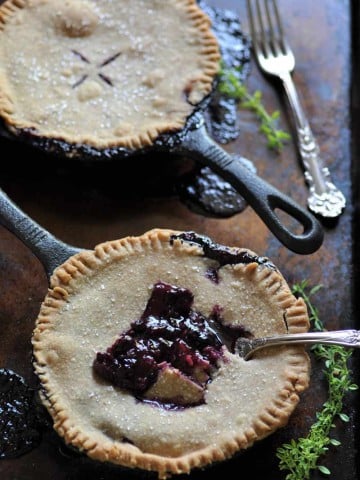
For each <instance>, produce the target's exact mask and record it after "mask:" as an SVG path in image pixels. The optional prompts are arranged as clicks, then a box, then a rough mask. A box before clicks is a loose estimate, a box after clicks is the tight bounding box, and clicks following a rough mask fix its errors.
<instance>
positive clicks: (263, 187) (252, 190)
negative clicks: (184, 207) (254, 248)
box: [176, 119, 324, 255]
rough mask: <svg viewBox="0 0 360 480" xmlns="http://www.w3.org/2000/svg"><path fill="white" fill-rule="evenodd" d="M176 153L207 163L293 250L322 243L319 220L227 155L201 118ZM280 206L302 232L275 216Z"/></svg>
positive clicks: (315, 247) (310, 248)
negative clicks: (301, 228) (298, 225)
mask: <svg viewBox="0 0 360 480" xmlns="http://www.w3.org/2000/svg"><path fill="white" fill-rule="evenodd" d="M176 150H177V151H178V152H180V151H181V153H183V154H184V153H190V154H191V156H192V157H193V158H195V159H196V160H199V161H200V162H202V163H203V164H205V165H207V166H209V167H210V168H211V169H212V170H213V171H214V172H215V173H217V174H218V175H220V176H221V177H222V178H224V179H225V180H226V181H228V182H229V183H230V184H231V185H232V186H233V187H234V188H235V189H236V190H237V191H238V192H239V193H240V194H241V195H242V196H243V197H244V198H245V200H246V201H247V202H248V203H249V205H250V206H251V207H252V208H253V209H254V210H255V211H256V213H257V214H258V215H259V216H260V218H261V219H262V220H263V221H264V223H265V224H266V225H267V227H268V228H269V229H270V230H271V232H272V233H273V234H274V235H275V236H276V237H277V238H278V239H279V240H280V241H281V242H282V243H283V245H285V246H286V247H287V248H289V249H290V250H292V251H293V252H295V253H299V254H302V255H305V254H310V253H313V252H315V251H316V250H318V249H319V248H320V246H321V244H322V241H323V237H324V233H323V230H322V228H321V226H320V223H319V222H318V221H317V220H316V218H315V217H313V216H312V214H310V212H308V211H307V210H305V209H304V208H302V207H301V206H300V205H298V204H297V203H296V202H295V201H293V200H292V199H291V198H290V197H288V196H287V195H285V194H284V193H282V192H280V191H279V190H277V189H276V188H275V187H273V186H272V185H270V184H269V183H267V182H266V181H265V180H262V179H261V178H260V177H258V176H257V175H256V174H255V173H253V172H251V171H250V170H248V169H247V168H244V166H243V165H242V164H241V163H240V162H238V161H237V160H236V159H234V158H233V157H232V156H231V155H229V154H228V153H227V152H226V151H225V150H224V149H223V148H221V147H220V146H219V145H217V144H216V143H215V142H214V141H213V140H212V139H211V138H210V137H209V135H208V133H207V131H206V128H205V124H204V122H203V121H201V119H200V121H199V122H198V123H197V125H196V126H195V127H194V128H191V129H189V131H187V133H186V135H185V136H184V137H183V138H182V141H181V146H180V145H178V146H177V147H176ZM276 209H279V210H282V211H283V212H285V213H287V214H288V215H290V217H292V218H294V219H295V220H297V221H298V222H299V223H300V224H301V225H302V226H303V229H304V230H303V232H302V233H301V234H295V233H292V232H291V231H290V230H289V229H288V228H287V227H286V226H285V225H283V224H282V223H281V221H280V219H279V217H278V216H277V215H276V212H275V210H276Z"/></svg>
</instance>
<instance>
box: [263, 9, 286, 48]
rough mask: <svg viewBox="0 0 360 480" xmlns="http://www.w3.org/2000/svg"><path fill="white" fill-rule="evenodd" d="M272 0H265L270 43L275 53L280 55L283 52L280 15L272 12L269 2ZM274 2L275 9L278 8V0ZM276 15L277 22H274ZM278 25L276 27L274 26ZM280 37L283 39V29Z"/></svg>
mask: <svg viewBox="0 0 360 480" xmlns="http://www.w3.org/2000/svg"><path fill="white" fill-rule="evenodd" d="M270 1H271V0H264V3H265V11H266V17H267V23H268V29H269V30H268V31H269V34H268V43H269V44H270V48H272V50H273V53H274V55H279V54H281V53H282V48H281V44H280V42H279V30H280V28H279V22H278V20H279V16H277V15H276V13H275V15H274V13H273V12H270V8H269V4H270ZM271 3H272V4H273V10H275V8H276V2H275V0H273V1H271ZM272 17H275V22H273V18H272ZM274 25H276V27H277V28H276V29H275V27H274ZM280 39H281V30H280Z"/></svg>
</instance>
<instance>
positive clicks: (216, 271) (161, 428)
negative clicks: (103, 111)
mask: <svg viewBox="0 0 360 480" xmlns="http://www.w3.org/2000/svg"><path fill="white" fill-rule="evenodd" d="M307 329H308V315H307V311H306V307H305V304H304V302H303V301H302V299H296V298H295V297H294V296H293V295H292V293H291V291H290V289H289V287H288V285H287V283H286V282H285V280H284V278H283V276H282V275H281V273H280V272H279V271H278V269H277V268H276V266H275V265H274V264H273V263H272V262H271V261H270V260H269V259H267V258H266V257H260V256H258V255H256V254H255V253H254V252H252V251H250V250H247V249H244V248H235V247H231V248H230V247H226V246H222V245H219V244H216V243H214V242H213V241H212V240H211V239H209V238H208V237H204V236H201V235H198V234H196V233H194V232H177V231H170V230H162V229H155V230H151V231H150V232H147V233H145V234H144V235H142V236H139V237H126V238H124V239H121V240H116V241H111V242H106V243H103V244H100V245H98V246H96V247H95V249H94V251H84V252H82V253H79V254H77V255H75V256H73V257H71V258H70V259H69V260H68V261H66V262H65V263H64V264H63V265H61V266H60V267H58V268H57V269H56V270H55V272H54V273H53V275H52V278H51V285H50V289H49V292H48V294H47V296H46V298H45V300H44V302H43V304H42V307H41V310H40V314H39V317H38V319H37V322H36V327H35V330H34V334H33V340H32V341H33V348H34V359H35V360H34V363H35V370H36V372H37V374H38V376H39V378H40V383H41V397H42V401H43V403H44V404H45V406H46V407H47V409H48V411H49V413H50V415H51V416H52V418H53V420H54V428H55V430H56V431H57V432H58V434H59V435H61V436H62V437H63V438H64V440H65V442H67V443H68V444H70V445H72V446H73V447H76V448H78V449H79V450H80V451H82V452H84V453H86V454H87V455H88V456H89V457H91V458H93V459H96V460H100V461H104V462H112V463H115V464H119V465H122V466H125V467H130V468H140V469H143V470H150V471H154V472H157V474H158V476H159V478H166V477H168V476H171V475H174V474H180V473H187V472H190V471H191V469H193V468H195V467H204V466H207V465H210V464H212V463H214V462H218V461H221V460H224V459H227V458H229V457H231V456H232V455H233V454H235V453H236V452H238V451H241V450H242V449H246V448H248V447H250V446H251V445H252V444H253V443H254V442H255V441H257V440H260V439H262V438H264V437H266V436H267V435H269V434H271V433H272V432H274V431H275V430H276V429H277V428H279V427H281V426H283V425H285V424H286V422H287V421H288V418H289V416H290V415H291V413H292V412H293V410H294V408H295V407H296V405H297V403H298V401H299V394H300V392H302V391H303V390H304V389H305V388H306V387H307V385H308V378H309V361H308V356H307V354H306V352H305V350H304V348H303V347H302V346H282V347H279V348H273V349H266V350H262V351H259V352H257V353H256V354H255V355H254V357H253V358H252V359H251V360H249V361H244V360H243V359H242V358H240V357H239V355H237V354H236V352H235V350H234V345H235V342H236V339H237V338H239V337H240V336H246V337H248V338H250V337H257V336H264V335H271V334H274V333H286V332H303V331H306V330H307Z"/></svg>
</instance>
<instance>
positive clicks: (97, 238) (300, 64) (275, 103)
mask: <svg viewBox="0 0 360 480" xmlns="http://www.w3.org/2000/svg"><path fill="white" fill-rule="evenodd" d="M208 3H209V4H210V5H214V6H219V7H224V8H230V9H232V10H234V11H237V12H238V13H239V16H240V18H241V20H242V23H243V26H244V29H245V30H246V31H247V18H246V9H245V1H244V0H239V1H235V0H228V1H225V0H224V1H221V0H213V1H208ZM279 3H280V5H281V7H282V10H283V12H284V17H285V28H286V30H287V32H288V34H289V36H290V40H291V44H292V46H293V48H294V51H295V54H296V59H297V68H296V72H295V75H294V79H295V82H296V83H297V85H298V86H299V88H300V92H301V93H302V96H303V100H304V106H305V109H306V111H307V112H308V114H309V118H310V122H311V125H312V127H313V130H314V133H315V135H316V137H317V138H318V140H319V143H320V145H321V149H322V153H323V157H324V160H325V162H326V163H327V164H328V165H329V167H330V169H331V172H332V175H333V179H334V181H335V183H336V184H337V185H338V186H339V187H340V188H341V189H342V191H343V192H344V193H345V196H346V198H347V202H348V204H347V208H346V210H345V212H344V213H343V215H342V216H341V217H340V218H339V219H338V221H335V222H326V223H323V225H324V228H325V240H324V244H323V246H322V247H321V248H320V250H319V251H318V252H316V253H314V254H312V255H308V256H300V255H296V254H294V253H292V252H290V251H288V250H287V249H285V248H284V247H283V246H282V245H281V244H280V243H279V242H278V240H277V239H276V238H274V237H273V236H272V234H271V233H270V232H269V231H268V230H267V228H266V227H265V225H264V224H263V223H262V222H261V220H260V219H259V218H258V217H257V216H256V214H255V213H254V212H253V211H252V210H251V209H250V208H247V209H246V210H245V211H244V212H242V213H240V214H238V215H235V216H233V217H231V218H228V219H214V218H207V217H204V216H201V215H197V214H195V213H192V212H190V211H189V210H188V209H187V208H186V207H185V206H184V205H183V204H182V203H181V202H180V201H179V200H178V199H177V198H176V196H173V195H171V191H172V189H171V183H172V182H174V181H176V172H177V169H178V168H182V167H181V166H179V164H178V162H177V161H176V160H174V159H171V158H170V157H169V158H166V157H165V158H151V159H145V160H139V161H138V162H139V163H137V164H136V165H135V166H134V165H131V166H130V165H128V166H127V165H126V164H125V162H124V164H120V165H111V166H110V165H107V166H106V167H105V168H103V167H99V166H93V167H90V166H86V165H85V166H83V165H79V164H77V165H76V166H75V167H70V168H69V166H68V165H67V164H66V163H64V164H63V163H59V162H53V161H51V162H50V161H49V159H48V158H46V157H41V155H39V154H37V153H36V154H34V152H32V151H31V150H30V149H28V148H24V147H21V146H19V145H13V144H10V143H9V142H7V141H5V140H0V148H1V151H2V153H1V161H0V178H1V188H3V189H4V190H5V191H6V192H7V193H8V195H9V196H10V197H11V198H12V199H13V200H14V201H15V202H16V203H17V204H18V205H19V206H20V207H21V208H23V209H24V211H25V212H26V213H28V214H29V215H30V216H31V217H32V218H34V219H35V220H36V221H37V222H38V223H40V224H41V225H43V226H44V227H45V228H47V229H48V230H49V231H50V232H51V233H53V234H54V235H55V236H57V237H58V238H60V239H61V240H63V241H65V242H68V243H70V244H73V245H76V246H79V247H86V248H91V247H93V246H94V245H96V244H97V243H99V242H102V241H105V240H111V239H115V238H120V237H123V236H125V235H128V234H131V235H136V234H141V233H143V232H145V231H146V230H148V229H150V228H153V227H169V228H175V229H179V230H190V229H192V230H196V231H197V232H199V233H202V234H207V235H210V236H211V237H212V238H213V239H214V240H216V241H218V242H220V243H224V244H228V245H238V246H245V247H249V248H251V249H252V250H254V251H255V252H257V253H258V254H261V255H266V256H268V257H270V258H271V259H272V260H273V261H274V262H275V263H276V264H277V266H278V267H279V269H280V270H281V271H282V273H283V275H284V276H285V278H286V279H287V280H288V282H289V284H290V285H291V284H293V283H295V282H298V281H301V280H303V279H308V281H309V284H310V285H315V284H318V283H321V284H323V289H322V290H321V291H320V293H319V294H318V295H317V297H316V299H314V302H316V306H317V307H318V309H319V313H320V316H321V318H322V320H323V322H324V323H325V325H326V327H327V328H328V329H340V328H349V327H352V328H353V327H356V328H359V327H360V325H359V322H358V320H357V319H356V315H355V307H356V305H355V299H354V295H353V289H354V285H355V283H354V282H355V281H356V279H355V276H356V275H358V273H359V272H358V269H356V268H354V253H353V251H354V250H355V246H354V240H353V237H354V235H353V224H354V225H356V224H355V223H354V212H358V206H357V205H358V199H357V198H355V199H353V198H352V185H353V178H352V169H351V157H352V155H351V128H350V127H351V125H350V113H351V109H350V87H351V5H350V2H349V0H343V1H341V2H339V1H338V0H322V1H321V2H314V1H313V0H301V1H300V0H296V1H292V2H288V1H286V0H281V1H279ZM357 13H358V10H357ZM248 85H249V89H250V90H255V89H257V88H258V89H260V90H261V91H262V92H263V102H264V104H265V105H266V106H267V108H268V109H269V110H274V109H279V110H280V111H281V113H282V117H281V126H282V127H283V128H284V129H287V130H290V129H291V124H290V122H289V118H288V116H287V113H286V112H287V109H286V105H285V104H284V97H283V95H282V93H281V90H279V89H278V88H277V85H276V84H275V83H273V82H269V81H268V80H267V79H265V78H264V77H263V76H262V75H261V74H260V73H259V71H258V69H257V67H256V65H255V64H254V63H252V72H251V75H250V77H249V80H248ZM356 98H357V99H358V97H356ZM358 111H359V109H357V110H356V112H358ZM239 125H240V129H241V133H240V136H239V138H238V139H237V140H236V141H234V142H232V143H230V144H229V145H227V146H226V149H227V150H228V151H229V152H236V153H241V154H242V155H243V156H245V157H247V158H249V159H251V160H253V162H254V163H255V164H256V167H257V169H258V173H259V175H260V176H261V177H263V178H265V179H267V180H268V181H270V183H272V184H273V185H275V186H276V187H278V188H279V189H280V190H282V191H284V192H285V193H287V194H289V195H290V196H292V198H294V199H295V200H297V201H298V202H299V203H301V204H302V205H305V204H306V194H307V191H306V186H305V184H304V181H303V176H302V173H301V167H300V165H299V162H298V159H297V154H296V150H295V146H294V144H293V143H291V142H290V143H289V144H288V145H287V146H286V147H285V148H284V150H283V151H282V153H281V154H280V155H278V154H276V153H274V152H272V151H270V150H269V149H268V148H267V146H266V142H265V140H264V139H263V137H261V136H260V135H259V133H258V125H259V124H258V122H257V121H256V120H255V119H254V116H253V114H252V113H249V112H244V111H242V110H240V111H239ZM356 125H358V126H359V122H357V124H356ZM354 138H355V139H356V135H354ZM7 147H10V152H11V153H6V154H5V153H4V152H5V151H6V150H5V148H7ZM356 151H358V150H356V149H355V148H353V154H354V152H356ZM19 158H21V159H22V163H19V160H18V159H19ZM134 161H136V162H137V160H134ZM139 171H141V172H143V173H142V174H141V173H140V175H142V177H143V178H144V177H146V178H147V179H149V181H150V183H151V182H153V184H154V189H153V191H151V188H150V191H147V192H146V195H145V193H144V183H143V182H141V180H139ZM355 173H356V174H357V170H356V172H355ZM358 177H359V175H358V174H357V178H358ZM151 184H152V183H151ZM159 185H160V187H161V185H163V188H162V189H161V188H159ZM169 185H170V187H169ZM354 191H355V193H358V188H356V189H354ZM159 192H161V193H159ZM356 258H358V255H357V257H356ZM356 278H357V277H356ZM0 286H1V294H0V326H1V335H0V367H5V368H10V369H13V370H15V371H16V372H18V373H19V374H21V375H23V376H24V377H25V378H26V379H27V380H28V381H29V382H30V383H31V384H32V385H34V384H35V379H34V377H33V374H32V368H31V348H30V336H31V331H32V328H33V324H34V320H35V318H36V315H37V312H38V309H39V305H40V302H41V300H42V299H43V298H44V295H45V293H46V288H47V281H46V277H45V274H44V272H43V270H42V266H41V265H40V263H39V262H38V260H37V259H36V258H35V257H34V256H33V255H32V254H31V252H29V251H28V250H27V248H25V247H24V246H23V245H22V244H21V242H19V241H18V240H17V239H16V238H15V237H13V236H12V235H11V234H10V233H9V232H7V231H6V230H5V229H3V228H2V227H0ZM356 359H357V358H356V356H355V360H356ZM358 364H359V362H358V361H357V362H356V364H354V365H358ZM312 369H313V372H312V379H311V385H310V388H309V389H308V390H307V391H306V392H305V393H304V394H303V395H302V397H301V402H300V404H299V406H298V408H297V409H296V411H295V413H294V414H293V416H292V417H291V419H290V421H289V424H288V425H287V426H286V427H285V428H283V429H281V430H279V431H278V432H276V433H275V434H273V435H271V436H270V437H268V438H267V439H265V440H264V441H262V442H259V443H258V444H256V445H255V446H254V447H252V448H251V449H249V450H248V451H246V452H244V453H242V454H241V455H239V456H237V457H236V458H234V459H232V460H230V461H228V462H224V463H222V464H219V465H216V466H213V467H211V468H210V469H208V470H206V471H204V472H197V471H195V472H193V473H192V474H191V475H190V476H181V478H184V479H185V478H189V479H193V480H195V479H204V478H207V476H208V475H209V473H213V474H215V475H223V476H224V477H225V476H226V478H234V477H235V478H240V477H244V472H251V474H250V473H249V474H247V475H246V477H244V478H248V477H249V478H252V479H253V480H257V479H264V478H283V476H282V474H281V473H280V472H279V471H278V467H277V459H276V457H275V451H276V448H277V447H278V446H279V445H280V444H281V443H282V442H284V441H288V440H290V439H291V438H297V437H298V436H302V435H306V433H307V431H308V428H309V426H310V425H311V423H312V422H313V420H314V415H315V412H316V410H318V409H319V408H321V405H322V403H323V401H324V400H325V398H326V382H325V381H324V379H323V375H322V371H321V366H319V365H317V363H316V361H315V360H314V359H312ZM357 401H358V399H357V397H356V395H355V394H352V395H349V396H348V397H347V398H346V403H345V407H344V408H345V411H346V412H347V413H348V414H349V415H350V417H351V421H350V423H349V424H344V423H339V424H337V426H336V437H337V438H339V440H340V441H341V442H342V446H341V447H337V448H334V449H332V450H331V452H330V453H329V454H328V455H327V456H326V458H325V460H324V462H323V463H324V464H326V465H327V466H328V467H329V468H330V469H331V471H332V476H331V478H333V479H334V480H355V479H356V478H357V473H356V456H357V447H356V445H357V444H356V441H357V440H356V436H358V432H357V426H356V418H358V412H357V411H356V408H355V406H356V402H357ZM60 444H61V442H60V441H59V439H58V438H57V436H56V435H55V434H52V433H48V434H46V435H45V438H44V439H43V442H42V443H41V445H40V447H38V448H37V449H35V450H33V451H32V452H30V453H28V454H26V455H24V456H23V457H20V458H18V459H16V460H6V461H0V462H1V463H0V475H1V476H2V478H4V479H5V480H15V479H19V480H20V479H21V480H30V479H31V480H32V479H34V478H37V479H38V480H45V479H48V478H51V479H54V480H65V479H66V480H70V479H74V480H75V479H80V478H85V476H86V477H87V478H88V479H89V480H92V479H94V480H95V479H97V480H99V479H106V480H108V479H109V480H112V479H115V478H128V479H130V478H131V479H132V478H133V479H134V480H135V479H142V478H148V479H150V478H151V479H152V478H155V476H153V475H144V474H140V473H137V472H134V473H129V472H128V471H126V472H125V473H124V472H122V471H121V469H120V470H119V469H118V468H114V467H111V466H104V465H98V464H96V463H95V462H92V461H90V460H88V459H86V458H79V457H77V456H76V455H71V454H70V453H69V452H62V449H61V448H60ZM312 478H313V479H317V478H321V475H320V474H316V473H315V474H314V475H313V476H312Z"/></svg>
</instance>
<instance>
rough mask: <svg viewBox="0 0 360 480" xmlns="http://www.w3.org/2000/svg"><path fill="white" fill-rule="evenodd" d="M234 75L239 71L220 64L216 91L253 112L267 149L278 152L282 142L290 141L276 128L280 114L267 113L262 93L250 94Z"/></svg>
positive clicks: (287, 136)
mask: <svg viewBox="0 0 360 480" xmlns="http://www.w3.org/2000/svg"><path fill="white" fill-rule="evenodd" d="M236 73H239V70H236V69H234V68H226V67H225V66H224V64H223V63H221V65H220V73H219V84H218V91H219V92H220V93H222V94H223V95H226V96H228V97H230V98H234V99H235V100H237V101H239V102H240V106H241V107H242V108H245V109H247V110H250V111H253V112H254V113H255V115H256V116H257V117H258V119H259V120H260V127H259V131H260V132H261V133H263V134H264V135H265V137H266V138H267V145H268V147H269V148H272V149H274V150H277V151H280V150H281V149H282V147H283V145H284V142H286V141H287V140H289V139H290V135H289V134H288V133H287V132H285V131H283V130H281V129H279V128H277V126H278V120H279V117H280V112H279V111H278V110H276V111H274V112H272V113H268V112H267V111H266V109H265V107H264V105H263V103H262V93H261V92H260V91H259V90H256V91H255V92H254V93H252V94H251V93H250V92H249V91H248V89H247V87H246V85H245V84H244V83H242V82H241V81H240V80H239V78H238V76H237V75H236Z"/></svg>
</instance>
